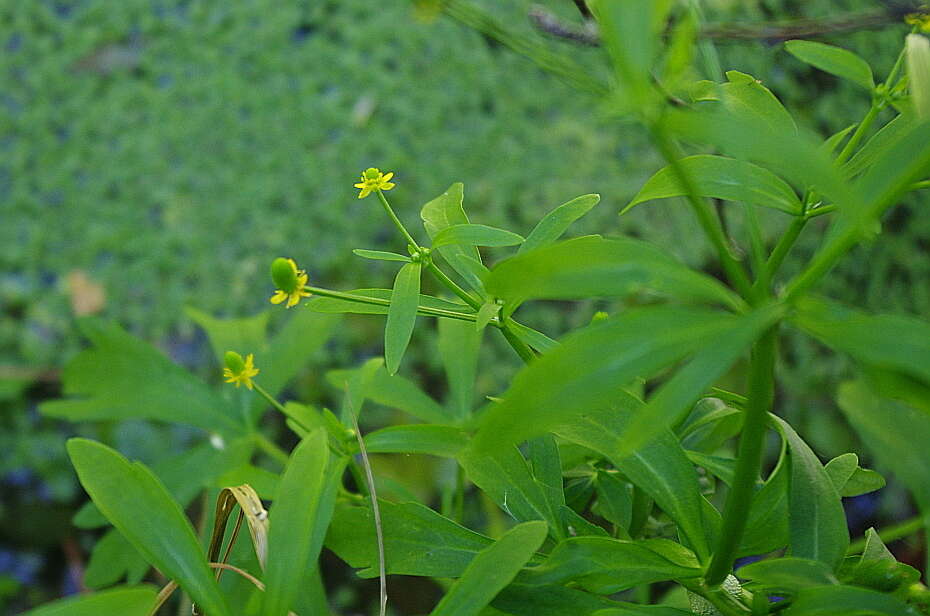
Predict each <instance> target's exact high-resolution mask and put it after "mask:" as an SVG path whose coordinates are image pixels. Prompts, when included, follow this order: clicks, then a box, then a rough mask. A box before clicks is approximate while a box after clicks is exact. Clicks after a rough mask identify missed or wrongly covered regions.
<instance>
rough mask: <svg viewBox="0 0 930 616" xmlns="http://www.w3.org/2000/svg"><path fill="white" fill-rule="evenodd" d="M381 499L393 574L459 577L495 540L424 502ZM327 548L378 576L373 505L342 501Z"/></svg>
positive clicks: (389, 569)
mask: <svg viewBox="0 0 930 616" xmlns="http://www.w3.org/2000/svg"><path fill="white" fill-rule="evenodd" d="M378 502H379V505H380V509H381V520H382V524H383V526H384V549H385V560H386V567H387V572H388V573H389V574H396V575H421V576H428V577H458V576H460V575H462V572H463V571H464V570H465V567H466V566H467V565H468V563H470V562H471V560H472V559H473V558H474V557H475V555H476V554H477V553H478V552H480V551H481V550H483V549H484V548H486V547H488V546H489V545H491V543H492V541H491V540H490V539H488V538H487V537H485V536H484V535H479V534H478V533H476V532H473V531H470V530H468V529H467V528H464V527H463V526H460V525H459V524H456V523H455V522H453V521H452V520H450V519H449V518H444V517H443V516H441V515H439V514H438V513H436V512H435V511H433V510H432V509H429V508H428V507H424V506H423V505H421V504H419V503H391V502H389V501H385V500H379V501H378ZM326 547H328V548H329V549H330V550H332V551H333V552H335V553H336V554H337V555H338V556H339V558H341V559H342V560H344V561H346V562H347V563H348V564H349V565H350V566H352V567H356V568H359V567H363V568H364V569H362V571H359V572H358V574H359V576H361V577H363V578H372V577H377V576H378V549H377V544H376V542H375V528H374V523H373V522H372V519H371V508H370V507H368V506H367V505H366V506H363V507H355V506H350V505H348V504H346V503H340V504H338V505H337V506H336V512H335V514H334V516H333V522H332V525H331V526H330V528H329V531H328V534H327V536H326Z"/></svg>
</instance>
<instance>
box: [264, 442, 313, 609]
mask: <svg viewBox="0 0 930 616" xmlns="http://www.w3.org/2000/svg"><path fill="white" fill-rule="evenodd" d="M328 465H329V445H328V437H327V435H326V433H325V432H324V431H323V430H322V429H319V428H318V429H316V430H314V431H313V432H311V433H309V434H308V435H307V436H305V437H304V439H303V440H302V441H301V442H300V444H299V445H297V447H296V448H295V449H294V451H293V453H291V457H290V461H289V462H288V464H287V467H286V468H285V469H284V474H283V475H282V476H281V480H280V482H279V483H278V489H277V492H276V494H275V498H274V501H273V503H272V506H271V513H270V515H269V519H268V564H267V565H266V567H265V576H264V582H265V586H266V589H265V592H264V594H263V595H262V610H261V614H262V616H284V615H286V614H287V613H288V610H289V609H290V608H291V604H292V603H293V602H294V598H295V597H296V596H297V593H298V592H299V591H300V583H301V582H302V581H303V575H302V574H303V572H304V570H305V569H307V568H308V567H309V566H311V563H313V562H315V561H316V557H317V555H318V554H319V550H320V548H321V547H322V535H321V534H320V533H317V535H319V537H318V538H319V541H314V532H313V531H314V528H315V526H316V523H317V522H318V521H319V520H318V518H319V517H320V509H321V507H322V506H323V505H324V500H325V496H324V492H325V490H326V471H327V467H328ZM322 517H323V518H328V517H329V516H328V515H325V514H324V515H323V516H322Z"/></svg>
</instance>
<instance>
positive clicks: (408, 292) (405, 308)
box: [384, 263, 420, 374]
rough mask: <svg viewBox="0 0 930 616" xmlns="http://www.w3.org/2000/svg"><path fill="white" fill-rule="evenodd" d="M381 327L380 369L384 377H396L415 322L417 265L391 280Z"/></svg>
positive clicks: (418, 295) (401, 269) (418, 292)
mask: <svg viewBox="0 0 930 616" xmlns="http://www.w3.org/2000/svg"><path fill="white" fill-rule="evenodd" d="M391 297H392V299H391V306H390V307H389V308H388V315H387V324H386V325H385V326H384V365H385V367H386V368H387V371H388V374H396V373H397V369H398V368H400V360H401V359H403V357H404V351H406V350H407V345H408V344H410V336H411V335H412V334H413V326H414V324H415V323H416V320H417V302H418V301H419V298H420V264H419V263H407V264H406V265H404V266H403V267H401V268H400V271H399V272H398V273H397V278H396V279H395V280H394V293H393V294H392V296H391Z"/></svg>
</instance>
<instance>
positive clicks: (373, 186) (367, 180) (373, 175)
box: [355, 167, 394, 199]
mask: <svg viewBox="0 0 930 616" xmlns="http://www.w3.org/2000/svg"><path fill="white" fill-rule="evenodd" d="M392 177H394V172H393V171H392V172H390V173H381V170H380V169H375V168H374V167H370V168H368V169H365V172H364V173H363V174H362V177H361V180H362V181H361V182H359V183H358V184H356V185H355V187H356V188H360V189H361V191H360V192H359V193H358V198H359V199H364V198H365V197H367V196H368V195H370V194H371V193H372V192H374V191H376V190H391V189H392V188H394V182H392V181H391V178H392Z"/></svg>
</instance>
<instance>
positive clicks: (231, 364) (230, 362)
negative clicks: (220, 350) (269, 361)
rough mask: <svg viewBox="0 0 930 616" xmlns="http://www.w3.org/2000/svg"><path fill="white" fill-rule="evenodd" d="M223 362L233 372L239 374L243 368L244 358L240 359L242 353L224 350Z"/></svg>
mask: <svg viewBox="0 0 930 616" xmlns="http://www.w3.org/2000/svg"><path fill="white" fill-rule="evenodd" d="M223 363H225V364H226V367H227V368H229V371H230V372H232V373H233V374H241V373H242V371H243V370H245V360H244V359H242V355H239V354H238V353H236V352H235V351H226V354H225V355H223Z"/></svg>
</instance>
